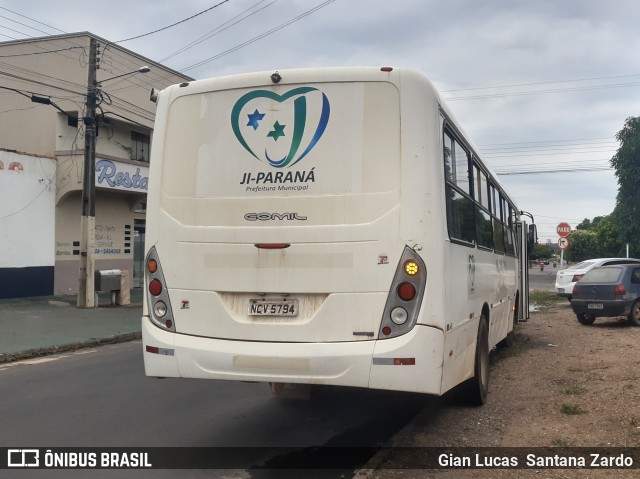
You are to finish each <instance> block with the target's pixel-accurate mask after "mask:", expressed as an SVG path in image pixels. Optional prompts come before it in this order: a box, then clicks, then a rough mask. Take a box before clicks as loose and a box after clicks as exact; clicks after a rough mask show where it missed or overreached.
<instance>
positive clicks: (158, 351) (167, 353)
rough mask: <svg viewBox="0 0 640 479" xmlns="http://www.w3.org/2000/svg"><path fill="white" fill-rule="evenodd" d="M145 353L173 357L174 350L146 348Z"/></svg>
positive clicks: (154, 347)
mask: <svg viewBox="0 0 640 479" xmlns="http://www.w3.org/2000/svg"><path fill="white" fill-rule="evenodd" d="M145 351H147V352H148V353H152V354H160V355H162V356H173V353H174V350H173V349H167V348H158V347H156V346H147V347H146V348H145Z"/></svg>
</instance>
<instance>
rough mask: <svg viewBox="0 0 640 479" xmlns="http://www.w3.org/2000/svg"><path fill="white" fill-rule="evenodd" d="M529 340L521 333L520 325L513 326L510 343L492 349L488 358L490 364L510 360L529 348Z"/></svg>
mask: <svg viewBox="0 0 640 479" xmlns="http://www.w3.org/2000/svg"><path fill="white" fill-rule="evenodd" d="M530 341H531V338H530V337H529V336H527V335H526V334H524V333H523V332H522V326H521V325H515V326H514V327H513V333H512V335H511V341H510V343H509V345H506V344H502V345H498V347H496V349H494V350H493V351H492V353H491V356H490V358H489V360H490V364H491V365H494V364H495V363H497V362H498V361H501V360H502V359H505V358H511V357H513V356H517V355H519V354H521V353H522V352H524V351H526V350H527V349H528V348H529V342H530Z"/></svg>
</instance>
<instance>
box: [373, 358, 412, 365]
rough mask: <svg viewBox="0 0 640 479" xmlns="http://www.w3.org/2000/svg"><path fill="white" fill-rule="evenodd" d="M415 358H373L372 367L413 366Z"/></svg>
mask: <svg viewBox="0 0 640 479" xmlns="http://www.w3.org/2000/svg"><path fill="white" fill-rule="evenodd" d="M415 364H416V358H373V365H374V366H415Z"/></svg>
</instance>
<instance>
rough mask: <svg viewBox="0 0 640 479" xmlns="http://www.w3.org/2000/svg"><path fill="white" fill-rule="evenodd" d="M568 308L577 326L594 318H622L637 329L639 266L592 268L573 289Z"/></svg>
mask: <svg viewBox="0 0 640 479" xmlns="http://www.w3.org/2000/svg"><path fill="white" fill-rule="evenodd" d="M571 308H572V309H573V312H574V313H576V316H577V317H578V321H580V324H592V323H593V322H594V321H595V320H596V318H598V317H603V316H604V317H615V316H626V317H627V318H628V320H629V323H631V324H632V325H634V326H640V265H638V264H621V265H616V266H602V267H600V268H594V269H592V270H591V271H589V272H588V273H587V274H585V275H584V276H583V277H582V278H580V280H579V281H578V282H577V283H576V285H575V286H574V287H573V294H572V299H571Z"/></svg>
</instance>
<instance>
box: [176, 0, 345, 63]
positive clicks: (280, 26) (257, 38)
mask: <svg viewBox="0 0 640 479" xmlns="http://www.w3.org/2000/svg"><path fill="white" fill-rule="evenodd" d="M333 2H335V0H327V1H326V2H323V3H321V4H320V5H317V6H315V7H313V8H311V9H310V10H307V11H306V12H304V13H302V14H300V15H298V16H297V17H294V18H292V19H291V20H288V21H286V22H284V23H282V24H280V25H278V26H277V27H275V28H272V29H271V30H269V31H266V32H264V33H262V34H260V35H258V36H256V37H253V38H251V39H250V40H247V41H245V42H243V43H240V44H239V45H236V46H235V47H232V48H229V49H228V50H225V51H223V52H221V53H218V54H217V55H214V56H212V57H210V58H207V59H205V60H202V61H200V62H198V63H194V64H193V65H191V66H189V67H187V68H184V69H182V70H181V71H183V72H186V71H188V70H192V69H194V68H197V67H200V66H202V65H205V64H207V63H209V62H212V61H214V60H217V59H219V58H222V57H223V56H226V55H228V54H230V53H233V52H235V51H237V50H240V49H241V48H244V47H246V46H247V45H250V44H252V43H255V42H257V41H258V40H262V39H263V38H265V37H268V36H269V35H271V34H273V33H275V32H277V31H279V30H282V29H283V28H285V27H288V26H289V25H291V24H293V23H295V22H297V21H299V20H302V19H303V18H305V17H307V16H309V15H311V14H312V13H315V12H317V11H318V10H320V9H321V8H324V7H326V6H327V5H329V4H330V3H333Z"/></svg>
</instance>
